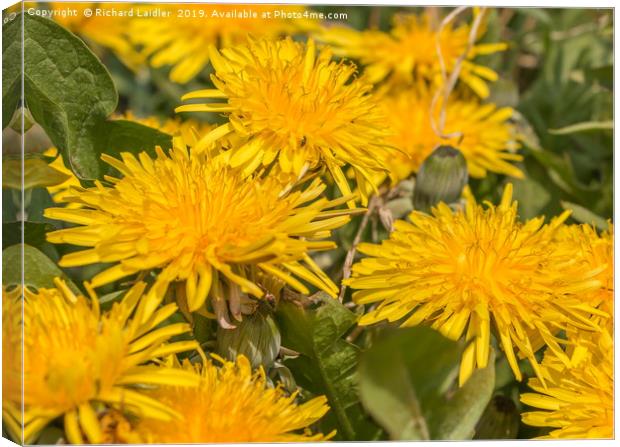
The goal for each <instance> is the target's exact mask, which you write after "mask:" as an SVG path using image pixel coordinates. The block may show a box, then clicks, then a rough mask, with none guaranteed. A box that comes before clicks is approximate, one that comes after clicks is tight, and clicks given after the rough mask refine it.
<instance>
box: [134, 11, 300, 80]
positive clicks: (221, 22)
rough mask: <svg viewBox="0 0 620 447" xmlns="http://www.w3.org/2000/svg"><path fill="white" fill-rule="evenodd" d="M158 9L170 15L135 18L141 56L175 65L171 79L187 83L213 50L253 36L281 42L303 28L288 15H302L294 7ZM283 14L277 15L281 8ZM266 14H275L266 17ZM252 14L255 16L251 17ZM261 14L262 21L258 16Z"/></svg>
mask: <svg viewBox="0 0 620 447" xmlns="http://www.w3.org/2000/svg"><path fill="white" fill-rule="evenodd" d="M213 6H215V7H214V8H210V9H206V8H205V7H204V5H199V4H197V5H191V4H184V5H182V8H181V7H180V6H179V5H156V7H154V8H156V9H158V10H161V11H162V12H164V13H165V14H163V15H160V16H159V17H148V18H143V19H134V20H132V22H131V26H130V27H129V36H130V39H131V41H132V42H133V43H134V44H135V45H139V46H141V47H142V50H141V54H142V56H143V57H144V58H145V59H146V58H148V61H149V63H150V65H151V66H152V67H154V68H160V67H163V66H168V65H171V66H172V70H171V71H170V80H172V81H174V82H178V83H183V84H184V83H186V82H189V81H190V80H192V79H193V78H194V77H195V76H196V75H197V74H198V73H200V71H202V70H203V69H204V68H205V67H206V66H207V64H208V62H209V59H210V54H209V46H211V45H214V46H218V47H227V46H231V45H235V44H238V43H240V42H243V41H245V39H246V38H247V36H248V35H251V36H256V37H259V36H262V37H265V38H267V39H275V38H278V37H280V36H282V35H284V34H290V33H293V32H295V31H296V29H298V25H299V24H296V22H294V21H292V20H287V19H286V18H283V15H284V14H282V13H287V12H288V13H291V12H301V11H303V8H302V7H300V6H294V5H278V7H277V8H275V7H274V6H273V5H257V4H252V5H213ZM276 9H277V10H278V12H279V15H278V16H275V15H274V13H275V10H276ZM265 13H270V14H272V15H271V17H270V19H266V18H265V17H264V16H263V15H264V14H265ZM248 14H251V15H252V17H250V16H248ZM253 14H256V17H253Z"/></svg>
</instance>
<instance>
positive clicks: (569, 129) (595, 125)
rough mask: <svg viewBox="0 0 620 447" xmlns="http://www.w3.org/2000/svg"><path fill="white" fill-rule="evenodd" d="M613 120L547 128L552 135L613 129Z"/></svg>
mask: <svg viewBox="0 0 620 447" xmlns="http://www.w3.org/2000/svg"><path fill="white" fill-rule="evenodd" d="M613 129H614V122H613V121H586V122H583V123H577V124H572V125H570V126H566V127H562V128H559V129H549V133H551V134H553V135H568V134H572V133H577V132H588V131H593V130H613Z"/></svg>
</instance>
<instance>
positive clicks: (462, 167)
mask: <svg viewBox="0 0 620 447" xmlns="http://www.w3.org/2000/svg"><path fill="white" fill-rule="evenodd" d="M467 177H468V175H467V162H466V161H465V157H463V154H462V153H461V151H459V150H458V149H456V148H454V147H452V146H439V147H438V148H437V149H435V150H434V151H433V152H432V153H431V155H429V156H428V157H427V158H426V160H424V163H422V166H421V167H420V170H419V171H418V175H417V177H416V183H415V189H414V192H413V206H414V208H415V209H416V210H419V211H424V212H429V211H430V209H431V207H433V206H435V205H437V204H438V203H439V202H444V203H447V204H450V203H454V202H456V201H458V199H459V198H460V197H461V192H462V191H463V188H464V187H465V185H466V184H467Z"/></svg>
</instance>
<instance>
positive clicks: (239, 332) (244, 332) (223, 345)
mask: <svg viewBox="0 0 620 447" xmlns="http://www.w3.org/2000/svg"><path fill="white" fill-rule="evenodd" d="M280 343H281V338H280V331H279V330H278V327H277V326H276V323H275V321H274V320H273V318H272V316H271V315H270V314H269V313H268V312H266V311H262V310H260V309H259V310H258V311H257V312H255V313H253V314H252V315H244V316H243V320H242V321H241V322H239V323H236V327H235V328H233V329H226V328H223V327H221V326H218V328H217V352H218V354H219V355H221V356H222V357H225V358H227V359H229V360H231V361H234V360H235V359H236V358H237V356H238V355H240V354H243V355H245V356H246V357H247V358H248V359H249V360H250V363H251V364H252V367H253V368H256V367H257V366H259V365H262V366H263V367H264V368H269V367H270V366H271V365H272V364H273V362H274V360H275V359H276V357H277V356H278V353H279V352H280Z"/></svg>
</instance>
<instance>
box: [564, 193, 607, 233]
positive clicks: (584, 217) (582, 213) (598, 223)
mask: <svg viewBox="0 0 620 447" xmlns="http://www.w3.org/2000/svg"><path fill="white" fill-rule="evenodd" d="M560 203H561V205H562V208H564V209H565V210H571V211H572V214H571V217H572V218H573V219H575V220H576V221H578V222H581V223H587V224H591V225H594V226H595V227H596V228H598V229H599V230H607V229H608V228H609V224H608V223H607V221H606V220H605V219H604V218H602V217H601V216H599V215H597V214H595V213H593V212H592V211H590V210H589V209H587V208H584V207H583V206H581V205H577V204H576V203H572V202H567V201H565V200H562V201H560Z"/></svg>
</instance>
